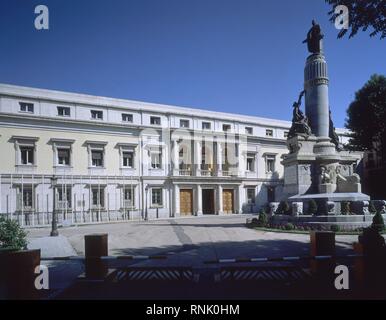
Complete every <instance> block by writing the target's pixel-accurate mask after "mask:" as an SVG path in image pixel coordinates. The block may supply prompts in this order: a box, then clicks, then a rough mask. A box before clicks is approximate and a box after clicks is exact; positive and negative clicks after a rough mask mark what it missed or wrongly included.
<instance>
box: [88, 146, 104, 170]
mask: <svg viewBox="0 0 386 320" xmlns="http://www.w3.org/2000/svg"><path fill="white" fill-rule="evenodd" d="M91 165H92V166H93V167H103V151H101V150H92V151H91Z"/></svg>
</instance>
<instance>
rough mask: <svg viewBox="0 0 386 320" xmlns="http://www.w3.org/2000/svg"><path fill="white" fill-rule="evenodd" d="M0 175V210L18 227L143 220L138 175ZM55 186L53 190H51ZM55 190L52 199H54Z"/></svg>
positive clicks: (0, 212)
mask: <svg viewBox="0 0 386 320" xmlns="http://www.w3.org/2000/svg"><path fill="white" fill-rule="evenodd" d="M56 178H57V180H56V182H55V183H53V181H52V175H39V174H2V175H0V214H3V215H6V216H7V217H8V218H9V219H12V220H17V221H18V222H19V224H20V225H21V226H22V227H36V226H48V225H50V224H51V222H52V212H53V207H54V203H55V211H56V213H57V219H58V224H59V225H76V224H86V223H98V222H114V221H127V220H138V221H140V220H143V219H144V217H143V213H142V212H143V211H142V209H141V208H140V207H141V206H140V203H141V201H140V199H139V197H140V192H139V190H138V189H139V179H138V178H133V177H130V176H126V177H125V176H103V177H100V176H80V175H66V174H63V175H56ZM54 190H55V191H54ZM54 193H55V201H54Z"/></svg>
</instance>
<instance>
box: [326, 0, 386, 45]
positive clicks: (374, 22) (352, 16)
mask: <svg viewBox="0 0 386 320" xmlns="http://www.w3.org/2000/svg"><path fill="white" fill-rule="evenodd" d="M325 1H326V2H327V3H328V4H329V5H331V11H329V12H328V15H329V16H330V21H331V22H332V23H335V18H336V17H337V15H339V13H338V14H336V13H335V7H336V6H338V5H345V6H346V7H347V8H348V16H349V29H342V30H341V31H340V32H339V33H338V38H342V37H343V36H344V35H345V34H346V33H347V32H348V31H349V30H350V35H349V38H352V37H353V36H355V35H356V34H357V33H358V31H360V30H361V31H367V29H368V28H369V27H370V30H371V32H370V37H374V36H375V35H377V34H380V37H381V39H382V38H385V37H386V5H385V0H325Z"/></svg>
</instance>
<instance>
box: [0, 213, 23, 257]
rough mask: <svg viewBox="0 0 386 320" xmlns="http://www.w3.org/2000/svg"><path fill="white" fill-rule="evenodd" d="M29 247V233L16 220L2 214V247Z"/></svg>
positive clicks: (0, 225)
mask: <svg viewBox="0 0 386 320" xmlns="http://www.w3.org/2000/svg"><path fill="white" fill-rule="evenodd" d="M26 247H27V234H26V232H25V231H24V230H23V229H22V228H20V226H19V224H18V223H17V222H16V221H15V220H10V219H7V218H5V217H2V216H0V248H13V249H16V250H22V249H25V248H26Z"/></svg>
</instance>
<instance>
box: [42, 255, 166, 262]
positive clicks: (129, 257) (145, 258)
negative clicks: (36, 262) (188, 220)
mask: <svg viewBox="0 0 386 320" xmlns="http://www.w3.org/2000/svg"><path fill="white" fill-rule="evenodd" d="M85 259H86V258H85V257H84V256H70V257H44V258H41V260H46V261H47V260H56V261H68V260H81V261H83V260H85ZM100 259H101V260H151V259H153V260H162V259H167V256H166V255H154V256H141V255H136V256H129V255H126V256H101V257H100Z"/></svg>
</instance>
